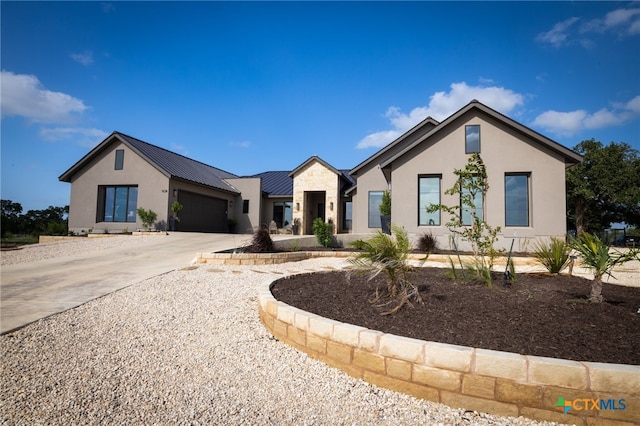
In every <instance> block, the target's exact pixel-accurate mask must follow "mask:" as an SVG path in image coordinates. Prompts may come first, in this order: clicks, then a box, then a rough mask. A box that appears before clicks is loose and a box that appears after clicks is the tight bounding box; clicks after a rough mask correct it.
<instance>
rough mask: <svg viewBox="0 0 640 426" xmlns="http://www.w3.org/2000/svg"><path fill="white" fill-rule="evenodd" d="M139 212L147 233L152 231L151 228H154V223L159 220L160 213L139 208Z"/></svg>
mask: <svg viewBox="0 0 640 426" xmlns="http://www.w3.org/2000/svg"><path fill="white" fill-rule="evenodd" d="M137 212H138V216H140V220H141V221H142V226H143V227H144V229H145V230H147V231H148V230H149V229H151V227H152V226H153V222H155V221H156V219H157V218H158V213H156V212H154V211H153V210H151V209H149V210H145V209H143V208H142V207H138V210H137Z"/></svg>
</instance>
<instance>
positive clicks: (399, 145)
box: [349, 116, 440, 175]
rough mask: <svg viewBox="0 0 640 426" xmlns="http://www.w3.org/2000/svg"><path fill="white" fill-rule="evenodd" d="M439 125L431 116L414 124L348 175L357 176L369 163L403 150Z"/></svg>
mask: <svg viewBox="0 0 640 426" xmlns="http://www.w3.org/2000/svg"><path fill="white" fill-rule="evenodd" d="M439 124H440V123H439V122H438V121H437V120H435V119H434V118H433V117H431V116H429V117H427V118H425V119H424V120H422V121H421V122H420V123H418V124H416V125H415V126H413V127H412V128H411V129H409V130H408V131H406V132H404V133H403V134H402V135H400V136H399V137H398V138H397V139H395V140H394V141H392V142H391V143H389V144H388V145H386V146H385V147H383V148H381V149H380V150H378V151H376V152H375V153H374V154H373V155H371V156H370V157H369V158H367V159H366V160H364V161H363V162H361V163H360V164H358V165H357V166H355V167H354V168H353V169H351V171H350V172H349V174H351V175H357V174H358V171H359V170H360V169H362V168H364V167H366V166H367V165H369V164H371V163H374V162H381V161H384V160H383V157H384V155H385V154H387V155H391V152H390V151H392V150H394V149H395V150H401V149H403V145H407V144H410V143H411V141H412V140H413V138H416V137H420V136H421V134H425V133H427V132H429V131H431V130H432V129H433V128H435V127H437V126H438V125H439Z"/></svg>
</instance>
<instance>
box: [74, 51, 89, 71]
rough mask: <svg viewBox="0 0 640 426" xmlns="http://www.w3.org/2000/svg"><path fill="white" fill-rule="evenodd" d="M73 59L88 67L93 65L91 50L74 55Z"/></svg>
mask: <svg viewBox="0 0 640 426" xmlns="http://www.w3.org/2000/svg"><path fill="white" fill-rule="evenodd" d="M71 59H73V60H74V61H76V62H78V63H81V64H82V65H84V66H85V67H86V66H89V65H91V64H92V63H93V53H92V52H91V51H90V50H85V51H84V52H82V53H72V54H71Z"/></svg>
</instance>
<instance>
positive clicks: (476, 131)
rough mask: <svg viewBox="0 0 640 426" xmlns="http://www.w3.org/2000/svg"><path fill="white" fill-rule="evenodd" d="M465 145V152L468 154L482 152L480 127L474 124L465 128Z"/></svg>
mask: <svg viewBox="0 0 640 426" xmlns="http://www.w3.org/2000/svg"><path fill="white" fill-rule="evenodd" d="M464 131H465V135H464V136H465V145H464V150H465V153H467V154H473V153H474V152H478V153H479V152H480V125H479V124H473V125H469V126H465V127H464Z"/></svg>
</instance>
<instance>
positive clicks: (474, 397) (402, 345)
mask: <svg viewBox="0 0 640 426" xmlns="http://www.w3.org/2000/svg"><path fill="white" fill-rule="evenodd" d="M259 314H260V319H261V321H262V323H263V324H264V325H265V326H266V327H267V329H268V330H269V331H270V332H271V333H272V334H273V335H274V336H275V337H277V338H278V339H280V340H282V341H283V342H285V343H287V344H289V345H291V346H293V347H295V348H297V349H298V350H301V351H303V352H306V353H307V354H309V355H310V356H312V357H313V358H316V359H318V360H320V361H323V362H325V363H326V364H328V365H330V366H332V367H336V368H339V369H341V370H344V371H345V372H347V373H348V374H350V375H351V376H353V377H356V378H359V379H363V380H365V381H367V382H369V383H372V384H375V385H377V386H380V387H383V388H388V389H392V390H395V391H398V392H403V393H407V394H410V395H413V396H416V397H418V398H423V399H427V400H430V401H435V402H440V403H443V404H446V405H449V406H452V407H460V408H465V409H470V410H477V411H482V412H486V413H491V414H496V415H500V416H516V417H517V416H524V417H528V418H531V419H536V420H546V421H554V422H559V423H572V424H576V425H595V424H602V425H618V426H630V425H632V424H640V366H630V365H620V364H604V363H595V362H576V361H569V360H564V359H555V358H543V357H537V356H528V355H519V354H516V353H509V352H498V351H493V350H486V349H476V348H470V347H464V346H456V345H449V344H443V343H436V342H426V341H422V340H417V339H411V338H407V337H401V336H396V335H392V334H385V333H382V332H379V331H374V330H369V329H366V328H363V327H359V326H355V325H351V324H345V323H341V322H338V321H334V320H330V319H327V318H323V317H320V316H318V315H315V314H312V313H309V312H305V311H302V310H300V309H297V308H295V307H292V306H289V305H287V304H285V303H282V302H279V301H277V300H276V299H275V298H274V297H273V295H272V294H271V290H270V285H265V286H264V287H263V288H262V289H260V292H259ZM558 327H559V330H561V329H562V325H561V324H559V325H558ZM561 332H563V333H566V334H567V337H568V338H570V337H571V332H570V331H566V330H565V331H561ZM603 344H606V342H603ZM559 398H563V399H564V401H565V402H566V403H571V404H572V408H571V409H569V410H568V413H566V414H565V413H563V409H562V408H561V407H556V405H557V404H558V402H559ZM600 400H602V401H604V402H603V403H601V402H599V401H600ZM594 403H597V404H604V405H603V407H604V408H606V409H600V410H596V409H594V406H593V404H594ZM623 407H626V408H624V409H622V408H623Z"/></svg>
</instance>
